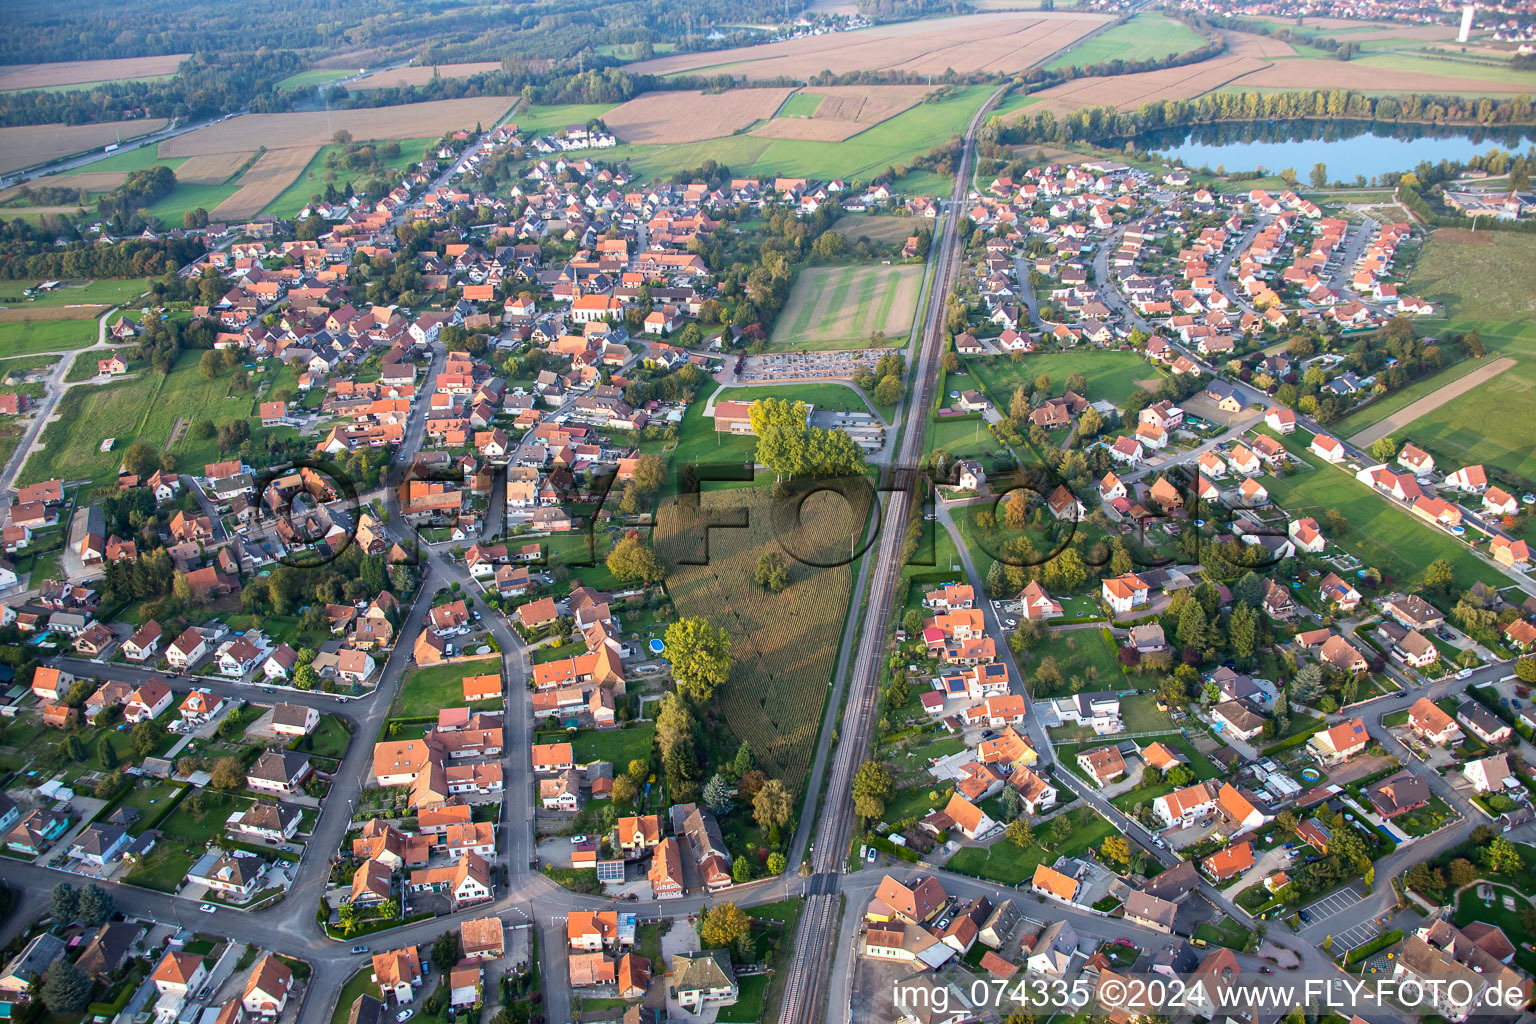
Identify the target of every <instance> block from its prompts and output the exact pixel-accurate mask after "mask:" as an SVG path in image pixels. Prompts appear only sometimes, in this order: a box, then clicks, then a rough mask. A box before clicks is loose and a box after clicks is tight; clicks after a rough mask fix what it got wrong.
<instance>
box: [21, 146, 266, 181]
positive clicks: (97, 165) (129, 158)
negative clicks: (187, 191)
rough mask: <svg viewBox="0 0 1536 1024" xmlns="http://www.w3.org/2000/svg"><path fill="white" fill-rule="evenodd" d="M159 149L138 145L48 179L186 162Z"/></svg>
mask: <svg viewBox="0 0 1536 1024" xmlns="http://www.w3.org/2000/svg"><path fill="white" fill-rule="evenodd" d="M157 149H158V147H157V146H138V147H136V148H134V149H130V150H126V151H124V152H121V153H113V154H112V155H111V156H104V157H102V158H101V159H100V160H92V161H91V162H90V163H88V164H86V165H84V166H83V167H76V168H74V169H72V170H68V171H63V172H61V173H60V174H59V175H57V176H54V175H50V176H49V179H48V180H50V181H53V180H57V181H58V182H59V183H60V184H64V183H65V181H64V179H66V178H88V177H91V176H92V175H96V174H104V173H106V172H109V171H111V172H119V173H121V174H122V177H124V178H126V177H127V176H128V174H127V172H128V171H142V170H144V169H145V168H146V167H153V166H155V165H156V164H165V165H166V166H167V167H169V168H170V169H171V170H173V171H174V170H177V169H178V168H180V167H181V165H182V163H183V162H184V161H183V160H162V159H160V156H159V154H158V153H157V152H156V150H157ZM253 151H254V150H253ZM37 180H39V181H42V180H43V179H41V178H39V179H37Z"/></svg>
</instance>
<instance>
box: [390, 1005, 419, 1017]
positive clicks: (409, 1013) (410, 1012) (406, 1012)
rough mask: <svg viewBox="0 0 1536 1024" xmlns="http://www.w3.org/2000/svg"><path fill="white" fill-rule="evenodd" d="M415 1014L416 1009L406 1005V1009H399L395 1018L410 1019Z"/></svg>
mask: <svg viewBox="0 0 1536 1024" xmlns="http://www.w3.org/2000/svg"><path fill="white" fill-rule="evenodd" d="M415 1015H416V1011H415V1010H412V1009H410V1008H409V1007H407V1008H406V1009H404V1010H401V1011H400V1012H399V1013H397V1014H395V1020H410V1019H411V1018H412V1017H414V1016H415Z"/></svg>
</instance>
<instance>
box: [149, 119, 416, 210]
mask: <svg viewBox="0 0 1536 1024" xmlns="http://www.w3.org/2000/svg"><path fill="white" fill-rule="evenodd" d="M397 141H399V143H400V155H399V156H397V157H394V158H393V159H389V160H385V159H382V158H381V159H380V161H379V162H380V163H382V164H383V165H384V166H386V167H389V168H391V169H393V170H397V171H403V170H405V168H407V167H409V166H410V165H411V164H413V163H416V162H417V161H418V160H420V159H421V158H422V155H423V154H424V153H426V151H427V147H429V146H431V145H432V144H433V143H434V142H436V141H437V140H436V139H427V138H419V139H399V140H397ZM341 148H342V147H340V146H322V147H320V151H319V152H318V153H316V154H315V155H314V156H313V157H312V158H311V159H310V161H309V164H308V166H306V167H305V168H304V172H303V173H302V174H300V175H299V176H298V177H297V178H296V179H294V182H293V184H292V185H289V186H288V187H287V188H285V189H283V191H282V192H280V193H278V196H277V198H276V199H274V200H272V201H271V202H270V203H268V204H267V206H266V209H264V210H262V211H261V212H262V213H270V214H272V215H273V216H276V217H292V216H294V215H295V214H297V213H298V212H299V211H300V210H302V209H304V207H306V206H308V205H309V200H310V197H311V196H313V195H314V194H315V193H316V192H324V191H325V185H326V181H325V170H326V168H325V159H326V156H327V154H330V153H333V152H336V151H338V150H340V149H341ZM337 174H338V177H337V180H336V187H337V188H340V187H342V186H343V185H345V184H346V179H347V175H348V172H346V171H343V170H338V172H337ZM214 187H216V188H225V187H230V186H222V185H220V186H214ZM231 190H232V189H231ZM176 191H177V192H180V191H181V188H180V187H178V188H177V190H176ZM208 209H210V210H211V209H213V207H211V206H210V207H208Z"/></svg>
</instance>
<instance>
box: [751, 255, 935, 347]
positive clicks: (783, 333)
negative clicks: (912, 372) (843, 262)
mask: <svg viewBox="0 0 1536 1024" xmlns="http://www.w3.org/2000/svg"><path fill="white" fill-rule="evenodd" d="M922 284H923V268H922V267H921V266H917V265H912V266H905V267H887V266H874V267H870V266H846V267H812V268H810V269H808V270H804V271H801V273H800V276H799V278H798V279H796V281H795V285H794V288H793V290H791V291H790V293H789V302H788V304H787V305H785V307H784V311H783V312H782V313H780V314H779V319H778V322H777V323H776V324H775V325H774V328H773V339H772V344H773V347H774V348H794V349H829V348H851V347H857V346H860V345H863V344H866V343H867V342H868V341H869V336H870V334H871V333H873V332H874V331H877V330H878V331H884V332H885V334H886V337H888V338H894V339H899V342H900V343H905V341H906V338H907V334H908V333H909V332H910V331H911V329H912V316H913V314H914V313H915V312H916V311H917V295H918V292H919V291H920V290H921V289H922Z"/></svg>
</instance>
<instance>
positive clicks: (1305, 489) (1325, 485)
mask: <svg viewBox="0 0 1536 1024" xmlns="http://www.w3.org/2000/svg"><path fill="white" fill-rule="evenodd" d="M1286 440H1287V441H1288V442H1290V443H1288V444H1287V445H1286V447H1287V449H1289V451H1290V452H1291V455H1292V457H1293V458H1295V459H1297V460H1298V461H1299V462H1301V463H1303V464H1305V465H1307V466H1309V467H1311V470H1312V471H1311V472H1300V473H1296V474H1295V475H1294V476H1274V475H1272V474H1266V475H1265V476H1264V477H1263V478H1262V480H1261V482H1262V483H1263V484H1264V487H1265V488H1266V489H1267V490H1268V491H1269V493H1270V495H1271V496H1272V497H1273V498H1274V499H1275V501H1276V502H1277V503H1278V504H1279V505H1281V506H1282V507H1283V508H1284V509H1285V511H1286V512H1287V513H1288V514H1289V515H1291V516H1292V517H1297V518H1299V517H1301V516H1313V517H1318V516H1321V515H1322V514H1323V513H1324V512H1326V511H1328V510H1329V509H1330V508H1336V509H1338V510H1339V511H1340V512H1342V513H1344V517H1345V518H1346V519H1347V520H1349V529H1348V531H1347V532H1346V533H1345V534H1344V535H1343V536H1342V537H1332V536H1330V537H1329V538H1328V540H1329V542H1330V543H1331V544H1333V545H1336V546H1337V547H1339V548H1342V549H1343V550H1345V551H1348V552H1349V553H1350V554H1352V555H1355V556H1356V557H1357V558H1359V559H1360V560H1361V561H1362V562H1364V563H1365V564H1366V565H1373V566H1376V567H1377V568H1379V569H1380V570H1381V571H1382V574H1383V576H1384V577H1390V578H1391V580H1392V581H1393V583H1392V584H1387V583H1385V582H1384V585H1388V586H1390V585H1396V586H1405V585H1408V584H1409V583H1410V582H1411V581H1416V580H1418V579H1419V578H1420V577H1422V575H1423V572H1424V568H1425V566H1427V565H1429V563H1430V562H1433V561H1435V560H1436V559H1438V558H1443V559H1445V560H1447V561H1448V562H1450V563H1451V565H1452V566H1454V567H1455V570H1456V584H1455V587H1456V589H1457V590H1458V591H1460V590H1465V589H1466V588H1468V587H1470V586H1471V585H1472V584H1473V583H1475V582H1477V581H1478V580H1482V581H1483V582H1484V583H1490V584H1499V583H1500V582H1501V581H1502V580H1503V578H1504V577H1503V574H1502V573H1500V572H1498V571H1497V570H1495V569H1492V568H1490V567H1489V566H1486V565H1484V564H1483V563H1482V562H1480V561H1478V559H1477V558H1476V557H1475V556H1474V555H1473V554H1472V553H1471V552H1470V551H1468V550H1467V549H1466V547H1465V545H1463V544H1461V543H1460V542H1459V541H1455V540H1452V539H1451V538H1450V537H1448V536H1445V535H1443V534H1441V533H1439V532H1438V531H1436V530H1435V529H1433V528H1432V527H1430V526H1428V525H1426V524H1424V523H1421V522H1419V521H1418V520H1417V519H1415V518H1414V517H1413V515H1412V514H1411V513H1410V512H1408V511H1407V510H1406V509H1404V508H1402V507H1394V506H1393V505H1392V503H1391V502H1390V501H1389V500H1388V499H1387V498H1385V497H1379V496H1377V495H1376V494H1375V493H1374V492H1373V491H1372V490H1371V489H1370V488H1369V487H1367V486H1366V485H1365V484H1362V483H1360V482H1359V481H1358V480H1356V479H1355V478H1354V477H1353V476H1351V475H1350V474H1349V473H1347V472H1345V471H1344V470H1342V469H1339V468H1337V467H1335V466H1329V465H1325V464H1324V463H1323V462H1322V460H1321V459H1318V458H1317V457H1316V456H1315V455H1312V454H1311V453H1309V452H1307V451H1305V450H1304V449H1305V447H1306V445H1307V444H1308V443H1310V441H1311V438H1310V437H1303V436H1302V435H1301V433H1300V432H1298V433H1295V434H1291V435H1290V436H1289V437H1287V438H1286Z"/></svg>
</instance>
